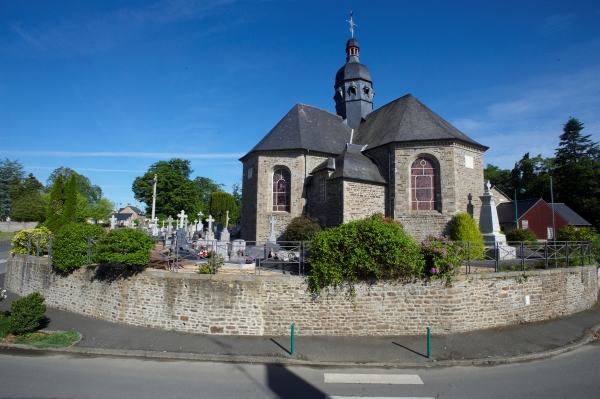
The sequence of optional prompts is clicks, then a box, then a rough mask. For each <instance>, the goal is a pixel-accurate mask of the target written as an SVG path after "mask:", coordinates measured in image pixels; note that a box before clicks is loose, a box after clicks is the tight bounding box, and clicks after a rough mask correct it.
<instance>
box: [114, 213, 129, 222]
mask: <svg viewBox="0 0 600 399" xmlns="http://www.w3.org/2000/svg"><path fill="white" fill-rule="evenodd" d="M115 216H116V217H117V220H118V221H123V220H129V218H131V217H132V216H133V213H117V214H116V215H115Z"/></svg>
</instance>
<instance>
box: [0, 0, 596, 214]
mask: <svg viewBox="0 0 600 399" xmlns="http://www.w3.org/2000/svg"><path fill="white" fill-rule="evenodd" d="M350 10H353V11H354V21H355V23H356V24H357V27H356V31H355V37H356V38H357V39H358V40H359V43H360V47H361V52H360V56H361V61H362V62H363V63H364V64H366V65H367V66H368V67H369V68H370V70H371V74H372V78H373V86H374V89H375V92H376V97H375V104H374V106H375V108H378V107H381V106H382V105H384V104H387V103H388V102H390V101H393V100H395V99H396V98H398V97H401V96H403V95H405V94H407V93H412V94H413V95H414V96H415V97H417V98H418V99H419V100H421V101H422V102H423V103H425V104H426V105H427V106H428V107H430V108H431V109H432V110H433V111H434V112H436V113H437V114H439V115H440V116H441V117H443V118H444V119H446V120H447V121H449V122H450V123H452V124H453V125H455V126H456V127H457V128H459V129H460V130H462V131H463V132H464V133H466V134H467V135H469V136H470V137H471V138H473V139H474V140H476V141H478V142H480V143H482V144H484V145H487V146H489V147H490V149H489V150H488V151H487V152H486V153H485V155H484V162H485V163H486V164H487V163H491V164H494V165H498V166H500V167H502V168H512V166H513V165H514V163H515V162H516V161H517V160H519V159H520V158H521V157H522V155H523V154H524V153H526V152H530V153H531V154H532V155H537V154H542V155H543V156H553V154H554V150H555V148H556V147H557V145H558V136H559V135H560V134H561V129H562V125H563V124H564V123H565V122H566V121H567V120H568V118H569V117H571V116H573V117H576V118H578V119H579V120H580V121H582V122H583V123H584V124H585V126H586V129H585V130H584V133H587V134H592V139H593V140H595V141H600V134H599V133H598V132H599V128H600V112H599V111H600V23H599V22H598V21H600V3H598V2H593V1H589V0H587V1H578V0H574V1H569V2H566V1H550V0H545V1H527V2H523V1H501V2H487V1H486V2H481V1H416V0H411V1H404V0H395V1H376V0H373V1H354V0H345V1H327V0H320V1H318V0H315V1H235V0H214V1H183V0H182V1H106V0H103V1H52V2H50V1H26V2H17V1H12V0H0V157H1V158H5V157H7V158H9V159H10V160H14V159H19V160H20V161H21V162H22V163H23V164H24V165H25V168H26V171H27V172H28V173H29V172H31V173H33V174H34V175H35V176H36V177H37V178H38V179H39V180H40V181H42V182H45V180H46V179H47V177H48V176H49V174H50V173H51V172H52V170H54V169H55V168H57V167H59V166H67V167H70V168H72V169H74V170H76V171H78V172H79V173H82V174H84V175H86V176H87V177H89V178H90V179H91V181H92V182H93V183H94V184H98V185H100V186H101V187H102V189H103V191H104V194H105V195H106V196H107V197H108V198H109V199H110V200H112V201H114V202H116V203H117V204H119V203H120V204H122V205H123V204H126V203H128V202H131V203H136V201H135V200H134V199H133V193H132V192H131V184H132V182H133V180H134V179H135V177H136V176H140V175H142V174H143V173H144V172H145V171H146V170H147V169H148V167H149V166H150V165H151V164H152V163H154V162H156V161H159V160H167V159H170V158H172V157H181V158H186V159H190V160H191V161H192V167H193V169H194V176H197V175H199V176H205V177H209V178H211V179H214V180H216V181H217V182H221V183H224V184H226V186H227V189H228V190H230V189H231V185H232V184H234V183H236V182H239V181H240V179H241V173H242V171H241V163H240V162H239V161H238V158H239V157H240V156H242V155H243V154H245V153H246V152H247V151H249V150H250V149H251V148H252V147H253V146H254V145H255V144H256V143H257V142H258V141H259V140H260V139H261V138H262V137H263V136H264V135H265V134H266V133H268V132H269V130H270V129H271V128H272V127H273V126H274V125H275V124H276V123H277V122H278V121H279V120H280V119H281V118H282V117H283V116H284V115H285V114H286V113H287V112H288V111H289V110H290V109H291V108H292V107H293V106H294V104H296V103H298V102H301V103H305V104H310V105H314V106H317V107H319V108H323V109H325V110H328V111H331V112H335V107H334V101H333V99H332V97H333V94H334V92H333V84H334V76H335V72H336V71H337V70H338V68H340V67H341V66H342V65H343V64H344V62H345V52H344V48H345V43H346V40H347V39H348V38H349V36H350V32H349V30H348V24H347V22H346V20H347V19H348V17H349V12H350Z"/></svg>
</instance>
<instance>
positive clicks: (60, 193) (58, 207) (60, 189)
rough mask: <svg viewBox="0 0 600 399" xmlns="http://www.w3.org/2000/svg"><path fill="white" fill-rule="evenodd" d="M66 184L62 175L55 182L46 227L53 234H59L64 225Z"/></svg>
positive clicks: (47, 208)
mask: <svg viewBox="0 0 600 399" xmlns="http://www.w3.org/2000/svg"><path fill="white" fill-rule="evenodd" d="M65 201H66V198H65V182H64V179H63V175H62V174H60V175H58V177H57V178H56V180H54V184H53V185H52V191H50V198H49V199H48V206H47V207H46V222H45V223H44V226H46V227H47V228H49V229H50V230H51V231H52V232H53V233H58V230H60V228H61V227H62V225H63V214H64V211H65Z"/></svg>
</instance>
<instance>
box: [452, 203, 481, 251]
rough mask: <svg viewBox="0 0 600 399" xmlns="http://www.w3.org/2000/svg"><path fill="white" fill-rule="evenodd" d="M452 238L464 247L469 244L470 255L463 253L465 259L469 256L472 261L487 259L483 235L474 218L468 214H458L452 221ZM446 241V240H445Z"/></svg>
mask: <svg viewBox="0 0 600 399" xmlns="http://www.w3.org/2000/svg"><path fill="white" fill-rule="evenodd" d="M450 238H451V239H452V240H453V241H458V242H459V243H461V244H462V245H463V246H466V245H467V243H469V244H468V248H469V250H468V253H467V251H466V250H465V251H463V252H462V254H463V256H464V259H466V257H467V256H468V257H469V258H470V259H471V260H474V259H485V241H484V240H483V234H481V231H480V230H479V226H478V225H477V222H476V221H475V219H473V216H471V215H470V214H468V213H466V212H461V213H457V214H456V216H454V219H453V220H452V234H451V235H450ZM444 240H446V239H445V238H444Z"/></svg>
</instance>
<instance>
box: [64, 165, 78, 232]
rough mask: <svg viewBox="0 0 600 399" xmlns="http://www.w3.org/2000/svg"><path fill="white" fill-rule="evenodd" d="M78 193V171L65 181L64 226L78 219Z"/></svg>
mask: <svg viewBox="0 0 600 399" xmlns="http://www.w3.org/2000/svg"><path fill="white" fill-rule="evenodd" d="M77 194H78V193H77V173H73V174H72V175H71V177H69V179H68V180H67V182H66V183H65V210H64V212H63V220H62V224H63V226H64V225H66V224H70V223H75V222H76V221H77Z"/></svg>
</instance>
